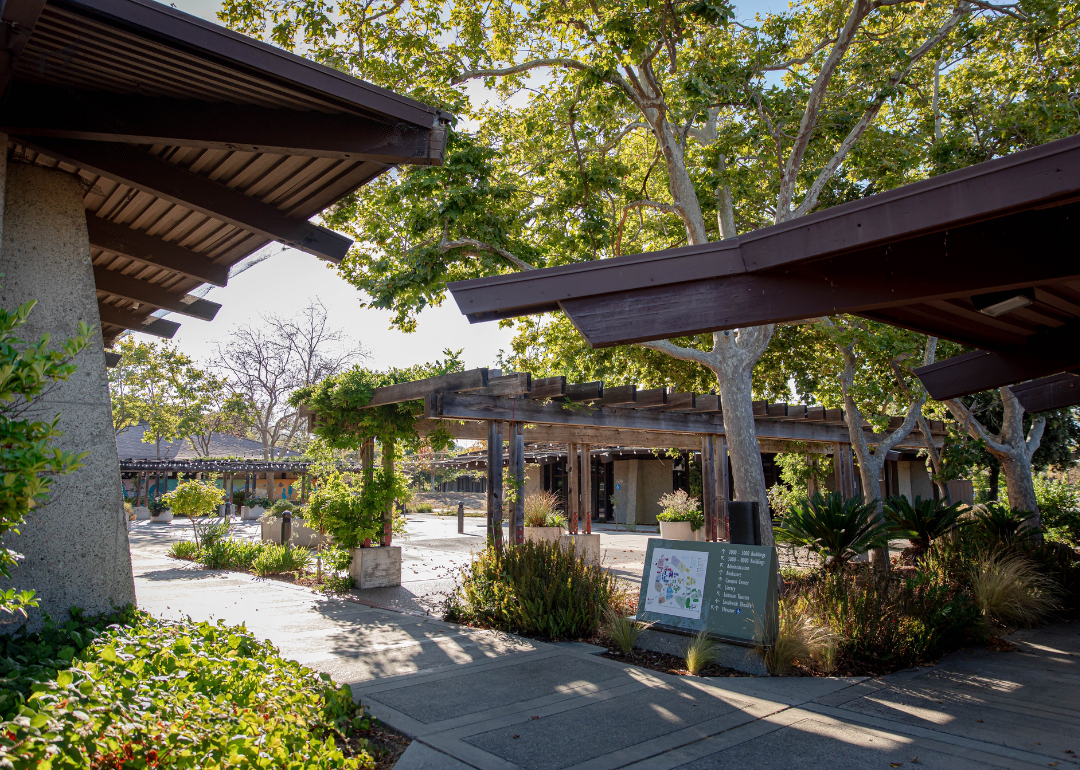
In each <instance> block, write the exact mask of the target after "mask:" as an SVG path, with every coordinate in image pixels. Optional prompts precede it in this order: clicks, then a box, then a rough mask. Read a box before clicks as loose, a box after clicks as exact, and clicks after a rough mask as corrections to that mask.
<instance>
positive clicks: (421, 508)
mask: <svg viewBox="0 0 1080 770" xmlns="http://www.w3.org/2000/svg"><path fill="white" fill-rule="evenodd" d="M434 510H435V506H433V505H432V504H431V503H417V504H416V512H417V513H431V512H432V511H434Z"/></svg>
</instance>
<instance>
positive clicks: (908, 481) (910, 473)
mask: <svg viewBox="0 0 1080 770" xmlns="http://www.w3.org/2000/svg"><path fill="white" fill-rule="evenodd" d="M896 476H897V485H896V486H897V492H899V493H900V494H902V495H904V496H905V497H906V498H907V499H908V500H914V499H915V498H916V497H921V498H922V499H923V500H929V499H930V498H932V497H933V496H934V482H933V480H932V479H931V478H930V473H929V471H928V470H927V468H926V463H925V462H923V461H922V460H912V461H907V460H904V461H900V462H898V463H897V464H896Z"/></svg>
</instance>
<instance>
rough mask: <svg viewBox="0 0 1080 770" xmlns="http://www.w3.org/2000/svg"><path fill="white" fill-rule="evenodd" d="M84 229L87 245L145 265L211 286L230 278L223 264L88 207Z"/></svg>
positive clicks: (221, 284)
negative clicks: (87, 237)
mask: <svg viewBox="0 0 1080 770" xmlns="http://www.w3.org/2000/svg"><path fill="white" fill-rule="evenodd" d="M86 229H87V230H88V231H89V233H90V245H91V246H97V247H98V248H99V249H105V250H106V251H111V252H113V253H114V254H119V255H120V256H122V257H127V258H128V259H135V260H138V261H139V262H145V263H147V264H148V265H154V266H156V267H164V268H165V269H167V270H172V271H173V272H174V273H179V274H180V275H184V276H187V277H188V278H194V279H195V280H197V281H205V282H206V283H212V284H214V286H224V285H225V284H226V283H227V282H228V280H229V268H227V267H226V266H225V265H216V264H214V263H213V262H211V261H210V260H209V259H207V258H206V257H204V256H202V255H201V254H197V253H195V252H194V251H191V250H190V249H185V248H184V247H183V246H178V245H176V244H175V243H169V242H168V241H163V240H162V239H161V238H157V237H155V236H153V235H149V234H147V233H144V232H141V231H139V230H133V229H131V228H130V227H128V226H127V225H122V224H118V223H116V222H110V221H109V220H107V219H103V218H101V217H99V216H97V215H95V214H93V213H91V212H89V211H87V212H86Z"/></svg>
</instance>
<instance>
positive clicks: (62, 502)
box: [0, 163, 135, 628]
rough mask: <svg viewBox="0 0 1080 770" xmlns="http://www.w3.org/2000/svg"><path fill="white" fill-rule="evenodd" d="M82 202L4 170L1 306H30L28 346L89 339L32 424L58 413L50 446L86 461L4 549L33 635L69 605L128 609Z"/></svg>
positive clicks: (25, 169) (72, 181) (50, 176)
mask: <svg viewBox="0 0 1080 770" xmlns="http://www.w3.org/2000/svg"><path fill="white" fill-rule="evenodd" d="M4 178H5V177H4V175H2V174H0V179H4ZM82 196H83V189H82V183H81V181H80V180H79V179H78V178H77V177H75V176H73V175H71V174H67V173H64V172H62V171H55V170H51V169H45V168H41V167H37V166H29V165H25V164H21V163H17V164H10V165H9V166H8V169H7V174H6V189H5V190H4V201H5V208H4V216H3V236H2V242H0V272H2V273H4V276H3V278H0V285H2V288H0V303H2V306H3V307H4V308H6V309H13V308H15V307H16V306H17V305H19V304H21V303H23V302H26V301H27V300H29V299H36V300H37V301H38V303H37V306H36V307H35V308H34V309H33V311H32V312H31V313H30V317H29V320H28V322H27V324H26V325H25V326H23V327H22V330H21V334H20V336H21V337H22V338H24V339H27V340H34V339H37V338H40V337H41V335H42V334H44V333H46V332H48V333H50V334H52V344H53V346H55V347H58V346H59V345H60V343H61V341H62V340H64V339H67V338H68V337H70V336H71V334H72V333H73V332H74V331H75V328H76V326H77V324H78V323H79V321H85V322H86V323H88V324H90V325H91V326H93V327H94V328H95V330H96V331H95V334H94V337H93V338H92V339H91V341H90V344H89V346H88V347H87V348H86V349H85V350H83V351H82V352H81V353H80V354H79V356H78V358H77V359H76V364H77V365H78V369H77V370H76V372H75V373H74V374H73V375H72V376H71V377H70V378H69V379H68V380H66V381H64V382H61V383H59V384H58V385H57V386H56V387H55V388H53V389H52V390H51V391H50V392H49V393H48V394H47V395H46V396H45V397H44V398H42V399H41V401H40V402H39V405H38V406H37V407H36V408H35V410H34V416H35V417H38V418H40V419H51V418H52V417H53V416H55V415H56V414H57V413H60V414H61V419H60V424H59V429H60V430H61V431H63V432H64V435H63V436H62V437H60V438H59V439H56V440H55V441H54V446H56V447H58V448H60V449H62V450H66V451H72V452H89V453H90V455H89V456H88V457H87V458H86V459H85V460H84V461H83V468H81V469H80V470H78V471H75V472H74V473H72V474H70V475H68V476H64V477H61V478H59V479H57V481H56V483H55V484H54V485H53V495H52V501H51V502H50V503H49V504H48V505H46V506H43V507H40V508H38V509H36V510H35V511H33V512H31V513H30V515H29V516H28V517H27V521H26V524H25V525H24V526H23V527H22V534H21V535H18V536H15V535H12V536H11V537H9V538H7V539H6V541H5V544H6V545H7V546H8V547H9V548H12V549H14V550H15V551H18V552H19V553H22V554H23V555H24V557H25V558H24V560H23V561H22V562H21V563H20V564H19V565H18V566H17V567H15V568H14V569H13V570H12V576H13V580H12V581H6V580H0V589H7V588H8V587H15V588H17V589H26V588H32V589H34V590H36V591H37V593H38V598H39V601H40V603H41V608H40V609H38V610H34V611H32V612H31V621H30V627H31V628H35V627H38V626H40V619H41V613H42V612H48V613H49V614H50V615H51V616H52V617H53V618H56V619H58V620H61V621H63V620H66V618H67V615H68V612H67V610H68V608H69V607H71V606H79V607H82V608H83V609H85V610H87V611H88V612H91V613H98V612H105V611H108V610H109V609H110V608H111V607H112V605H113V604H117V605H123V604H126V603H128V602H133V601H135V586H134V581H133V579H132V574H131V556H130V553H129V551H128V539H127V525H126V521H125V518H124V515H123V512H122V507H121V496H120V473H119V460H118V458H117V454H116V439H115V435H114V433H113V429H112V409H111V406H110V403H109V389H108V378H107V376H106V372H105V352H104V349H103V348H102V343H101V333H100V328H101V319H100V317H99V316H98V307H97V295H96V293H95V288H94V273H93V267H92V264H91V261H90V242H89V237H88V235H87V231H86V213H85V209H84V206H83V200H82ZM0 628H2V626H0Z"/></svg>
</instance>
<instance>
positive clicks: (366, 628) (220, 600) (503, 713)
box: [130, 515, 1080, 770]
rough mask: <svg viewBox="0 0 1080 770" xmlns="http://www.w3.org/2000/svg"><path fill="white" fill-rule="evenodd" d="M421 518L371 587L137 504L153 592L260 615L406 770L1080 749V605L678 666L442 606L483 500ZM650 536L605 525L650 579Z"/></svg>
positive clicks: (204, 615) (215, 615)
mask: <svg viewBox="0 0 1080 770" xmlns="http://www.w3.org/2000/svg"><path fill="white" fill-rule="evenodd" d="M409 519H410V537H409V538H408V539H407V540H403V541H401V544H402V545H403V548H404V551H403V585H402V587H401V588H400V589H382V590H376V591H365V592H359V591H354V592H353V598H355V599H356V600H357V601H347V600H343V599H331V598H326V597H322V596H319V595H316V594H314V593H312V592H311V591H309V590H307V589H303V588H300V587H297V586H292V585H289V584H286V583H282V582H279V581H274V580H261V579H258V578H255V577H252V576H250V575H244V574H237V573H230V572H222V571H214V570H202V569H199V568H197V567H195V566H193V565H190V564H187V563H183V562H177V561H175V560H172V559H169V558H168V557H167V556H166V555H165V552H166V550H167V548H168V545H169V542H171V540H173V539H174V538H179V537H190V534H189V533H190V527H186V528H185V525H184V524H181V523H179V522H174V523H173V524H171V525H162V524H150V523H143V522H140V523H139V525H138V526H137V527H136V529H135V530H134V531H133V532H132V533H131V535H130V539H131V551H132V557H133V563H134V570H135V585H136V592H137V595H138V600H139V605H140V607H142V608H143V609H145V610H147V611H149V612H151V613H153V614H155V615H159V616H164V617H173V618H176V617H180V616H181V615H185V616H191V617H192V618H194V619H196V620H209V619H223V620H225V621H226V622H228V623H246V624H247V626H248V628H249V629H250V630H251V631H252V632H253V633H255V634H256V635H257V636H259V637H261V638H266V639H269V640H271V641H272V642H273V643H274V644H276V645H277V646H278V647H279V648H280V649H281V650H282V653H283V654H284V655H285V656H286V657H289V658H292V659H294V660H297V661H299V662H301V663H303V664H304V665H307V666H310V667H311V668H313V669H316V670H318V671H323V672H326V673H328V674H330V675H331V676H333V677H334V679H335V680H337V681H338V682H343V683H348V684H350V685H352V688H353V692H354V693H355V694H356V696H357V697H358V698H360V700H361V701H362V702H363V703H365V704H367V705H368V706H370V708H371V710H372V712H373V713H374V714H376V715H377V716H379V717H380V718H382V719H383V720H384V721H385V722H386V723H388V724H389V725H390V726H392V727H394V728H396V729H398V730H400V731H402V732H404V733H406V734H408V735H409V736H410V737H412V738H413V739H414V741H413V744H412V745H411V746H410V748H409V750H408V751H407V752H406V753H405V755H403V757H402V759H401V761H400V762H399V763H398V767H399V768H402V770H416V768H459V769H460V768H468V767H472V768H479V769H480V770H488V769H491V770H495V769H496V768H498V769H499V770H505V769H509V768H527V770H564V769H565V768H575V769H577V768H582V769H584V768H589V769H590V770H611V769H614V768H623V767H633V768H656V769H657V770H664V769H666V768H676V767H679V768H694V769H695V770H697V769H701V770H705V769H706V768H749V767H754V768H761V767H778V768H815V769H820V768H826V769H827V770H840V769H844V768H890V767H900V766H902V767H905V768H907V767H911V768H916V767H926V768H963V769H964V770H967V769H968V768H970V769H971V770H976V769H977V768H978V769H982V768H987V769H993V768H998V769H999V770H1004V769H1005V768H1036V767H1039V768H1046V767H1070V766H1072V767H1075V766H1077V765H1078V764H1080V760H1078V758H1077V752H1080V623H1073V624H1068V623H1059V624H1057V625H1054V626H1051V627H1047V628H1042V629H1037V630H1032V631H1023V632H1018V633H1016V634H1013V635H1012V636H1010V637H1009V641H1011V642H1012V643H1013V644H1014V645H1015V646H1016V647H1017V651H1016V652H1011V653H998V652H990V651H987V650H985V649H981V648H975V649H972V650H970V651H964V652H960V653H957V654H954V655H951V656H949V657H948V658H946V659H945V660H943V661H941V662H940V663H939V664H938V665H936V666H930V667H925V668H922V669H918V670H911V671H904V672H900V673H897V674H893V675H891V676H887V677H882V678H880V679H868V678H809V677H808V678H780V677H763V678H753V677H745V678H730V679H729V678H724V679H698V678H693V677H678V676H669V675H666V674H659V673H656V672H653V671H647V670H643V669H639V668H635V667H633V666H629V665H625V664H622V663H619V662H616V661H613V660H608V659H606V658H602V657H600V656H598V655H597V654H595V653H596V652H598V651H599V650H598V649H597V648H590V647H589V646H587V645H573V644H569V645H551V644H544V643H541V642H535V641H532V640H529V639H524V638H520V637H515V636H512V635H508V634H502V633H497V632H490V631H481V630H476V629H469V628H463V627H461V626H456V625H454V624H451V623H445V622H442V621H440V620H438V619H436V618H435V617H433V616H431V615H427V614H425V613H427V612H430V611H431V610H432V609H433V607H434V605H435V604H436V603H437V601H436V598H435V597H437V595H439V594H440V593H442V592H445V591H446V590H448V587H449V585H452V580H453V576H452V574H451V573H452V572H453V570H454V569H455V568H456V567H458V566H460V565H461V563H462V562H463V561H464V560H465V559H467V558H468V555H469V553H470V552H471V551H472V550H474V549H478V548H479V547H480V544H482V542H483V519H470V520H467V523H466V532H465V534H464V535H458V534H457V532H456V521H455V520H453V519H438V518H436V517H434V516H430V517H424V516H417V517H414V516H412V515H410V516H409ZM244 526H245V529H244V530H243V531H245V532H246V533H247V535H248V536H256V534H257V531H258V530H257V528H256V526H255V525H244ZM647 537H648V536H647V535H646V534H643V533H625V532H624V533H606V532H605V533H604V534H603V541H604V547H605V550H606V558H608V560H609V561H610V562H611V564H612V565H613V567H614V568H615V569H616V570H617V571H619V572H620V573H621V574H623V573H625V575H626V576H627V577H635V579H639V578H640V568H641V567H640V565H641V559H642V558H643V555H644V548H645V543H646V541H647ZM634 564H636V565H637V566H636V569H637V570H639V572H638V574H637V575H636V576H633V575H631V574H630V573H632V572H633V565H634ZM358 602H364V603H358ZM391 607H397V608H400V609H401V610H406V611H404V612H403V611H397V610H395V609H390V608H391Z"/></svg>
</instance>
